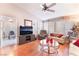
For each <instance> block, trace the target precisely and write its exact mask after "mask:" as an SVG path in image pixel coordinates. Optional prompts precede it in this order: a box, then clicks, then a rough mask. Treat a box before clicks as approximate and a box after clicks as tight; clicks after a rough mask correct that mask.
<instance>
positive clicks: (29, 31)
mask: <svg viewBox="0 0 79 59" xmlns="http://www.w3.org/2000/svg"><path fill="white" fill-rule="evenodd" d="M32 33H33V27H32V26H20V35H27V34H32Z"/></svg>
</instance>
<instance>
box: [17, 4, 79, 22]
mask: <svg viewBox="0 0 79 59" xmlns="http://www.w3.org/2000/svg"><path fill="white" fill-rule="evenodd" d="M15 5H16V6H18V7H20V8H21V9H24V10H25V12H28V13H30V14H31V15H34V16H35V17H37V18H39V19H41V20H47V19H50V18H55V17H59V16H63V15H71V14H79V4H68V3H57V4H56V5H55V6H54V7H51V9H53V10H55V12H54V13H53V12H48V11H46V12H44V11H42V8H41V5H42V3H16V4H15ZM48 5H49V4H48Z"/></svg>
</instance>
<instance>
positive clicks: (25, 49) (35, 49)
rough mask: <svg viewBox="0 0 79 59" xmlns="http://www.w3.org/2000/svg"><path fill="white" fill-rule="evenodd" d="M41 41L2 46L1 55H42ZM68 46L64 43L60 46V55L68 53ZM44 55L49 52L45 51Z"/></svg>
mask: <svg viewBox="0 0 79 59" xmlns="http://www.w3.org/2000/svg"><path fill="white" fill-rule="evenodd" d="M39 42H40V41H38V40H36V41H33V42H30V43H26V44H23V45H12V46H7V47H4V48H0V55H1V56H42V54H41V52H42V51H40V50H39ZM68 49H69V48H68V46H67V45H63V46H60V47H59V50H58V54H59V55H61V56H62V55H68ZM59 55H58V56H59ZM43 56H48V54H47V53H44V54H43Z"/></svg>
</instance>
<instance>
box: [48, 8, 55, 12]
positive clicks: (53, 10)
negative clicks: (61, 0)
mask: <svg viewBox="0 0 79 59" xmlns="http://www.w3.org/2000/svg"><path fill="white" fill-rule="evenodd" d="M47 11H50V12H55V10H50V9H47Z"/></svg>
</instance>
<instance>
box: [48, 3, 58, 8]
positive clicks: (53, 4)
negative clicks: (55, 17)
mask: <svg viewBox="0 0 79 59" xmlns="http://www.w3.org/2000/svg"><path fill="white" fill-rule="evenodd" d="M54 5H56V3H52V4H51V5H49V6H48V8H50V7H52V6H54Z"/></svg>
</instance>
